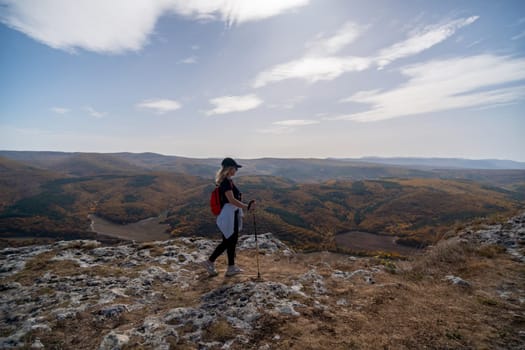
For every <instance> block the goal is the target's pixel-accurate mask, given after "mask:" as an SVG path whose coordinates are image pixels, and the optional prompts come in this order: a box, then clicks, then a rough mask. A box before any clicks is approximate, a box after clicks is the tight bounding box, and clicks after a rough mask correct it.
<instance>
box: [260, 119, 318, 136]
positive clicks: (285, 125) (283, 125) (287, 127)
mask: <svg viewBox="0 0 525 350" xmlns="http://www.w3.org/2000/svg"><path fill="white" fill-rule="evenodd" d="M319 123H320V121H318V120H312V119H288V120H279V121H276V122H273V123H272V126H271V127H269V128H264V129H257V132H258V133H260V134H273V135H282V134H290V133H293V132H295V131H296V130H297V128H298V127H302V126H308V125H315V124H319Z"/></svg>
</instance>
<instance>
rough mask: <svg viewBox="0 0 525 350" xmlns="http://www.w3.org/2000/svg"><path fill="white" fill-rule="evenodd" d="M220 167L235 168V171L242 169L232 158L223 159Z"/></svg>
mask: <svg viewBox="0 0 525 350" xmlns="http://www.w3.org/2000/svg"><path fill="white" fill-rule="evenodd" d="M221 165H222V166H223V167H227V166H233V167H236V168H237V169H239V168H242V165H239V164H237V163H236V162H235V161H234V160H233V159H232V158H224V159H223V160H222V163H221Z"/></svg>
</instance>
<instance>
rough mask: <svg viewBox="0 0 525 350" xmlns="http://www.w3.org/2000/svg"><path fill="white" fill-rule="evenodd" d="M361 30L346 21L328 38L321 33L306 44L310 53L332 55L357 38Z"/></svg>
mask: <svg viewBox="0 0 525 350" xmlns="http://www.w3.org/2000/svg"><path fill="white" fill-rule="evenodd" d="M362 32H363V28H362V27H360V26H359V25H357V24H356V23H353V22H346V23H345V24H344V25H343V26H342V27H341V28H339V30H338V31H337V33H336V34H335V35H334V36H332V37H329V38H324V36H323V35H318V37H317V38H316V39H315V40H313V41H312V42H310V43H308V44H307V47H308V48H309V54H310V55H333V54H335V53H338V52H339V51H341V50H342V49H343V48H345V47H346V46H348V45H349V44H350V43H352V42H353V41H354V40H355V39H357V38H358V37H359V36H360V35H361V34H362Z"/></svg>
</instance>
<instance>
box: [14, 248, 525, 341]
mask: <svg viewBox="0 0 525 350" xmlns="http://www.w3.org/2000/svg"><path fill="white" fill-rule="evenodd" d="M144 249H154V247H147V248H146V247H145V248H144ZM53 255H54V253H53V252H49V253H44V254H41V255H39V256H37V257H35V258H34V259H32V260H31V261H30V262H29V263H28V265H27V266H26V269H25V270H24V271H22V272H20V273H19V274H18V275H17V276H16V278H18V279H19V280H20V281H23V282H24V283H31V281H32V279H33V278H35V277H36V276H37V275H40V274H41V273H42V272H45V271H48V270H49V269H51V270H52V271H54V272H55V273H61V274H62V273H63V274H66V273H74V271H75V270H78V267H77V266H76V264H74V263H72V264H71V265H69V264H64V263H65V262H60V264H55V262H52V261H49V259H50V258H51V257H52V256H53ZM259 261H260V272H261V275H262V278H263V280H264V281H275V282H281V283H284V284H287V285H291V284H292V283H293V282H294V281H297V280H298V279H299V278H300V276H301V275H303V274H304V273H306V272H308V271H310V270H311V269H314V268H315V270H316V272H317V273H318V274H319V275H321V276H322V277H323V279H324V283H325V287H326V289H327V293H326V294H324V295H318V296H314V290H313V288H312V287H311V285H309V282H302V283H303V285H304V289H303V290H304V291H305V292H306V293H307V294H308V295H309V296H308V297H299V296H292V297H291V298H294V299H296V300H297V301H299V302H300V303H302V304H304V305H305V307H296V311H298V312H299V313H300V314H301V316H300V317H293V316H286V315H281V314H277V313H275V312H273V311H272V310H261V311H264V312H263V314H262V315H263V316H262V317H261V318H260V319H258V321H257V323H256V325H255V329H254V332H253V333H252V334H250V335H249V338H250V345H249V347H248V348H253V349H258V348H259V347H261V346H264V345H266V344H269V345H270V347H271V349H282V350H284V349H331V350H339V349H341V350H342V349H421V348H427V349H494V348H501V349H504V348H518V347H519V346H522V345H523V339H521V338H520V337H519V333H518V332H519V330H521V329H522V328H523V325H524V324H525V316H524V315H525V310H524V308H523V305H522V304H520V303H519V301H516V300H513V299H512V298H510V299H504V298H502V297H501V296H500V294H499V293H500V291H501V290H502V288H503V289H505V288H506V290H509V291H510V292H511V293H514V294H513V295H514V296H516V295H517V294H516V293H517V292H518V291H519V290H522V291H523V290H525V280H524V277H523V276H525V270H524V267H523V264H520V263H517V262H515V261H513V260H511V259H510V257H509V256H508V255H507V254H504V252H503V250H502V249H501V248H500V247H497V246H484V247H476V246H473V245H471V244H468V243H465V242H462V241H459V240H455V239H454V240H448V241H444V242H441V243H439V244H437V245H436V246H435V247H433V248H432V249H430V250H429V251H428V252H427V253H426V254H423V255H421V256H417V257H414V258H412V259H410V260H390V259H384V258H362V259H350V258H349V257H348V256H345V255H341V254H334V253H328V252H318V253H311V254H298V255H296V256H294V257H292V258H289V257H284V256H279V255H277V256H273V255H260V256H259ZM237 263H238V264H239V266H241V267H242V268H243V269H244V270H245V273H244V274H242V275H239V276H235V277H232V278H225V277H223V276H222V274H223V273H224V271H225V270H226V257H225V256H222V257H221V258H219V260H218V262H217V269H218V271H219V273H220V275H219V276H217V277H215V278H207V277H205V272H204V271H203V270H202V269H201V270H198V268H197V267H196V266H195V268H196V273H197V276H196V279H195V280H194V282H192V283H193V284H192V288H191V289H189V290H180V289H178V288H176V286H171V287H167V286H166V285H165V284H162V283H160V282H155V283H154V284H153V289H154V290H155V291H157V292H160V293H162V294H163V297H162V298H160V299H159V300H158V301H157V302H155V303H154V304H148V305H146V307H144V308H142V309H138V310H134V311H130V312H127V313H124V314H122V315H120V316H118V317H116V318H114V319H107V320H100V319H98V320H97V318H96V317H94V315H96V311H97V308H91V309H89V310H87V311H86V312H84V313H80V314H78V315H77V317H76V318H75V319H71V320H67V322H58V321H54V322H52V328H53V331H52V332H50V333H45V332H32V333H31V334H30V335H28V337H29V338H28V344H30V340H31V339H35V337H39V338H40V339H41V341H42V342H43V343H44V344H45V346H46V348H50V349H70V348H75V349H93V348H97V347H98V345H99V344H100V341H101V337H102V335H105V334H107V333H108V332H109V331H110V330H115V329H116V330H125V329H130V328H136V327H139V326H140V325H141V324H142V323H143V321H144V319H145V318H146V317H147V316H151V315H162V314H164V313H165V312H167V310H170V309H172V308H175V307H181V306H185V307H188V306H197V305H199V303H200V302H201V299H200V298H201V296H202V295H203V294H204V293H207V292H209V291H211V290H213V289H215V288H219V287H221V286H224V285H231V284H233V283H238V282H245V281H249V280H255V277H256V276H257V265H256V259H255V256H254V255H253V252H249V251H248V252H246V251H244V252H239V253H238V255H237ZM142 268H144V266H142ZM373 268H379V269H381V272H378V273H375V274H374V276H373V277H374V279H375V282H376V283H375V284H367V283H366V282H365V281H364V279H363V277H362V276H356V277H353V278H351V279H350V280H345V279H336V278H332V277H331V275H332V273H333V270H335V269H337V270H341V271H346V272H351V271H356V270H359V269H365V270H371V269H373ZM199 269H200V268H199ZM83 273H86V274H88V275H89V274H102V275H104V274H117V275H118V274H119V273H120V274H122V273H123V271H120V272H119V271H118V268H116V267H94V268H90V269H87V272H86V271H85V272H83ZM449 274H454V275H458V276H460V277H462V278H464V279H466V280H468V281H469V282H470V283H471V284H472V287H471V288H461V287H459V286H455V285H452V284H451V283H449V282H448V281H445V280H444V279H443V278H444V276H446V275H449ZM41 292H42V293H49V292H51V291H49V290H42V291H41ZM315 300H317V301H318V302H319V303H320V304H321V305H324V306H325V307H326V308H325V309H323V308H322V307H317V306H315V303H314V301H315ZM340 300H345V303H343V304H338V303H337V302H338V301H340ZM130 302H131V301H130V300H129V299H117V300H115V303H126V304H127V303H130ZM191 331H192V330H191V329H188V330H185V329H183V328H182V329H179V330H178V332H179V338H178V339H175V338H173V339H167V341H168V342H169V343H170V344H171V347H172V348H173V349H196V346H195V344H192V343H190V342H188V341H186V340H183V339H182V336H183V335H184V334H185V332H191ZM240 333H242V332H241V331H239V330H237V329H235V328H233V327H232V326H231V325H230V324H229V323H228V322H227V321H226V320H224V319H220V320H219V321H218V322H216V323H214V324H212V325H211V326H210V327H209V328H208V329H207V330H206V331H205V332H204V334H203V337H204V340H205V341H209V342H211V341H219V342H221V343H224V342H225V341H227V340H230V339H233V338H235V337H236V335H238V334H240ZM141 341H142V340H141V339H138V338H137V339H136V338H134V337H132V338H131V341H130V343H129V344H128V345H127V346H126V347H125V349H148V347H144V345H141V344H140V342H141ZM246 348H247V347H246V345H243V344H240V343H238V342H234V343H233V345H232V348H231V349H233V350H236V349H237V350H239V349H246Z"/></svg>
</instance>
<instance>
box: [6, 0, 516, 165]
mask: <svg viewBox="0 0 525 350" xmlns="http://www.w3.org/2000/svg"><path fill="white" fill-rule="evenodd" d="M0 22H1V24H0V44H1V49H0V149H4V150H54V151H78V152H120V151H129V152H157V153H162V154H169V155H179V156H189V157H223V156H233V157H240V158H258V157H321V158H323V157H361V156H387V157H388V156H414V157H462V158H473V159H479V158H499V159H513V160H518V161H525V152H524V150H525V137H524V135H525V118H524V115H523V114H524V113H523V111H524V110H525V108H524V107H525V59H524V57H525V4H524V3H523V1H520V0H517V1H511V0H507V1H480V0H476V1H422V0H419V1H415V0H397V1H396V0H385V1H379V0H377V1H350V0H342V1H336V0H317V1H316V0H311V1H308V0H290V1H285V0H281V1H270V0H266V1H233V0H229V1H226V0H223V1H220V0H216V1H207V0H199V1H184V0H141V1H125V0H114V1H109V2H108V1H99V0H90V1H84V0H78V1H68V0H40V1H29V0H27V1H26V0H0Z"/></svg>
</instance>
